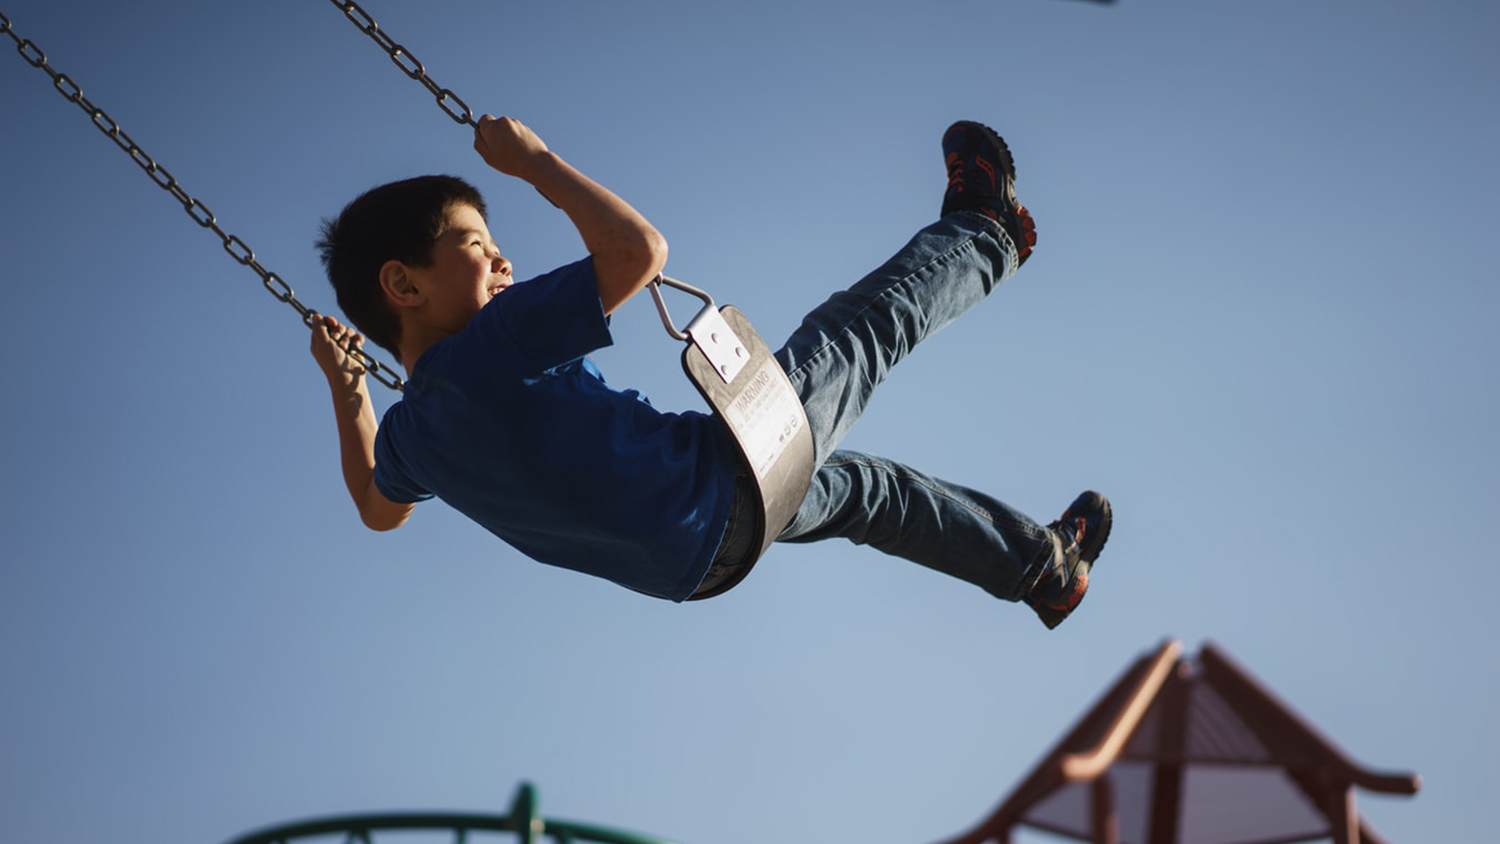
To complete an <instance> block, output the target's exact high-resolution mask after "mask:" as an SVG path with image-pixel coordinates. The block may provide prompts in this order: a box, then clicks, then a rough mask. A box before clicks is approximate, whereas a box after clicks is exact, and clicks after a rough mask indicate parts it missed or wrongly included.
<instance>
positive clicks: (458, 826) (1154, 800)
mask: <svg viewBox="0 0 1500 844" xmlns="http://www.w3.org/2000/svg"><path fill="white" fill-rule="evenodd" d="M1419 785H1420V779H1419V778H1418V777H1417V776H1416V775H1415V774H1410V773H1384V772H1377V771H1372V770H1369V769H1367V768H1364V767H1361V766H1359V765H1358V764H1356V763H1355V762H1353V761H1351V760H1350V759H1349V757H1348V756H1346V755H1345V754H1344V753H1343V751H1341V750H1339V749H1338V748H1337V747H1335V746H1334V745H1333V744H1332V743H1331V742H1330V741H1329V740H1328V739H1326V738H1324V737H1323V736H1322V735H1321V734H1320V733H1319V732H1318V731H1317V730H1316V729H1315V728H1314V727H1313V726H1312V725H1310V724H1308V723H1307V722H1306V721H1304V720H1303V719H1302V718H1301V717H1300V716H1299V715H1297V714H1296V713H1295V712H1293V711H1292V709H1291V708H1290V707H1288V706H1287V705H1286V704H1285V703H1283V702H1282V701H1280V700H1279V699H1278V698H1277V697H1276V696H1275V695H1274V694H1272V693H1271V692H1270V691H1269V690H1267V689H1266V688H1264V687H1263V686H1262V685H1261V684H1260V683H1259V682H1257V681H1256V680H1255V679H1254V678H1252V677H1251V676H1250V675H1249V674H1248V673H1247V672H1245V670H1244V669H1242V668H1240V667H1239V666H1238V665H1236V664H1235V662H1234V661H1233V660H1232V659H1230V657H1229V656H1228V655H1227V654H1226V653H1224V652H1223V651H1222V650H1220V649H1219V648H1218V647H1216V646H1214V645H1212V644H1206V645H1204V646H1203V648H1202V649H1201V650H1200V651H1199V653H1198V657H1197V659H1196V660H1189V659H1186V658H1184V657H1183V656H1182V645H1181V643H1179V642H1177V641H1176V640H1172V639H1169V640H1167V641H1165V642H1163V643H1162V644H1161V645H1160V646H1159V647H1158V648H1156V649H1155V650H1154V651H1153V652H1151V653H1148V654H1145V655H1143V656H1141V657H1140V658H1139V659H1137V660H1136V661H1135V662H1134V663H1133V664H1132V665H1131V666H1130V667H1129V668H1127V669H1126V671H1125V672H1124V673H1123V674H1122V675H1121V676H1120V678H1119V679H1118V680H1117V681H1116V682H1115V683H1114V685H1112V686H1111V687H1110V688H1109V689H1108V690H1106V691H1105V693H1104V694H1103V696H1102V697H1100V699H1099V700H1098V701H1097V702H1096V703H1095V704H1094V706H1093V707H1091V708H1090V709H1089V710H1088V711H1087V712H1085V714H1084V715H1083V717H1082V718H1080V719H1079V720H1078V722H1077V723H1076V724H1075V725H1074V727H1073V728H1072V729H1071V730H1070V731H1069V732H1068V733H1067V735H1065V736H1064V737H1063V739H1062V740H1061V741H1059V742H1058V743H1057V745H1056V746H1055V747H1054V748H1053V749H1052V750H1051V751H1049V752H1048V753H1047V754H1046V755H1045V756H1044V757H1043V758H1042V760H1041V761H1040V762H1039V763H1038V764H1037V765H1036V766H1035V767H1034V768H1033V769H1032V770H1031V772H1030V773H1028V774H1027V775H1026V776H1025V777H1024V778H1023V779H1022V780H1021V782H1020V784H1019V785H1018V786H1016V788H1015V789H1014V790H1013V791H1012V792H1011V793H1010V795H1009V796H1008V797H1006V798H1005V799H1004V800H1003V801H1002V802H1001V804H1000V806H999V807H998V808H997V809H995V810H994V811H993V812H992V813H991V814H990V815H989V816H988V817H987V818H985V819H984V820H982V821H981V822H980V823H979V824H978V825H977V826H975V827H974V828H973V829H972V830H971V831H969V832H967V833H965V834H963V835H960V836H958V837H956V838H952V839H949V840H947V841H944V842H941V844H1010V842H1011V841H1012V834H1013V833H1014V832H1015V831H1016V830H1017V829H1019V828H1022V827H1025V828H1029V829H1032V830H1036V831H1040V832H1044V833H1048V834H1050V835H1053V836H1058V837H1060V838H1062V839H1066V840H1074V841H1083V842H1090V844H1293V842H1303V841H1328V840H1331V841H1333V842H1334V844H1386V841H1385V839H1384V838H1382V837H1380V836H1379V835H1378V834H1377V833H1376V832H1375V831H1374V830H1373V829H1371V828H1370V827H1369V825H1368V824H1366V823H1365V822H1364V821H1363V820H1362V819H1361V818H1360V816H1359V812H1358V810H1357V809H1356V808H1355V803H1354V789H1355V788H1356V787H1358V788H1364V789H1367V790H1369V791H1374V792H1380V793H1385V794H1405V795H1410V794H1415V793H1416V791H1417V789H1418V787H1419ZM418 831H425V832H428V833H447V834H448V835H449V836H451V837H450V838H449V839H448V840H449V841H452V842H453V844H470V842H472V841H474V840H475V839H473V838H470V837H469V836H470V833H476V832H477V833H489V832H494V833H509V834H511V835H513V836H514V837H513V838H511V837H506V838H505V839H504V840H505V841H507V842H509V841H517V842H518V844H538V842H542V841H551V842H554V844H571V842H575V841H588V842H600V844H671V842H669V841H666V840H664V839H660V838H652V837H648V836H644V835H639V834H635V833H627V832H620V831H616V830H610V829H606V828H604V827H597V826H589V825H585V824H578V823H572V822H567V821H547V820H545V819H543V818H542V817H541V816H540V815H538V814H537V810H536V794H535V790H534V789H533V787H532V786H531V785H530V784H529V783H523V784H522V785H521V787H520V788H519V790H518V791H517V794H516V797H515V800H514V802H513V803H512V805H511V811H510V814H509V815H477V814H438V813H429V814H415V813H405V814H384V815H348V816H342V817H330V818H324V819H320V820H312V821H303V822H298V823H291V824H286V825H282V826H278V827H274V828H269V829H265V830H261V831H259V832H254V833H251V834H248V835H245V836H242V837H240V838H237V839H235V840H234V841H232V842H230V844H294V842H301V841H304V840H305V839H312V838H314V837H318V836H324V837H326V836H338V835H342V836H343V838H342V841H343V842H344V844H383V841H384V840H385V839H383V838H379V837H377V836H376V833H386V832H388V833H410V832H418ZM324 840H332V839H327V838H325V839H324ZM423 840H433V841H435V840H440V839H435V838H427V839H423ZM309 844H311V842H309Z"/></svg>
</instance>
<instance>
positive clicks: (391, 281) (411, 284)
mask: <svg viewBox="0 0 1500 844" xmlns="http://www.w3.org/2000/svg"><path fill="white" fill-rule="evenodd" d="M380 289H381V290H383V291H385V298H386V300H387V301H389V302H390V303H391V304H393V305H396V306H398V307H405V308H412V307H416V306H417V305H420V304H422V300H423V298H424V297H423V294H422V291H421V290H420V289H418V287H417V283H416V279H414V278H412V276H411V273H410V272H409V271H408V270H407V267H406V265H405V264H403V263H401V262H400V261H396V260H390V261H386V262H385V263H384V264H381V265H380Z"/></svg>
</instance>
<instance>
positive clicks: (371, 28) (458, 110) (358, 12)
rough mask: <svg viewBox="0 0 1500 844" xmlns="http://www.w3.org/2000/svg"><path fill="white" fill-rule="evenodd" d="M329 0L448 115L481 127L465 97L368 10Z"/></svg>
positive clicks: (348, 0)
mask: <svg viewBox="0 0 1500 844" xmlns="http://www.w3.org/2000/svg"><path fill="white" fill-rule="evenodd" d="M329 2H330V3H332V4H333V5H334V6H336V7H337V8H338V9H339V10H340V11H342V12H343V13H344V17H346V18H348V19H349V21H350V23H353V24H354V25H355V26H357V27H359V30H360V31H361V32H363V33H364V34H366V35H368V36H370V39H371V40H372V41H374V42H375V43H376V44H379V45H380V49H382V50H385V52H386V55H388V56H390V57H391V61H393V62H395V63H396V67H399V68H401V72H402V73H404V74H406V75H407V76H408V77H410V78H412V79H415V80H417V81H418V82H420V83H422V87H424V88H426V89H427V90H428V92H429V93H431V94H432V95H433V96H434V97H436V98H437V104H438V107H439V108H441V109H442V110H443V112H444V113H445V114H447V115H448V116H449V117H451V118H453V120H454V122H455V123H462V124H465V125H468V126H472V127H474V128H476V129H477V128H479V126H478V124H477V123H475V122H474V112H473V111H472V110H471V109H470V108H469V106H468V105H467V104H465V103H464V101H463V100H461V99H459V98H458V95H457V94H455V93H453V92H452V91H450V90H448V89H447V88H443V87H440V86H439V85H438V84H437V83H436V82H434V81H432V77H430V76H428V75H427V69H426V68H424V67H423V66H422V63H421V62H419V61H417V57H416V56H414V55H412V52H411V51H410V50H408V49H406V48H405V47H403V46H401V45H400V44H398V43H396V41H395V40H394V39H392V38H391V37H390V36H389V35H387V34H386V33H385V32H383V31H382V30H381V29H380V24H378V23H376V22H375V19H374V18H372V17H370V13H369V12H366V11H365V10H364V8H363V7H361V6H360V5H359V4H358V3H356V2H354V0H329Z"/></svg>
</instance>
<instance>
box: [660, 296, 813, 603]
mask: <svg viewBox="0 0 1500 844" xmlns="http://www.w3.org/2000/svg"><path fill="white" fill-rule="evenodd" d="M662 284H666V285H667V286H669V287H674V288H677V289H679V290H682V291H685V292H687V293H691V294H693V295H695V296H697V297H698V298H700V299H702V300H703V301H704V303H705V304H704V306H703V308H702V309H701V310H700V311H699V312H698V315H697V316H695V317H694V318H693V319H692V321H691V322H689V323H688V325H687V328H686V329H685V330H683V331H678V330H677V329H676V327H675V326H673V324H672V319H671V316H670V315H669V314H668V313H667V309H666V305H665V303H664V302H663V300H662V297H661V290H660V286H661V285H662ZM651 295H652V297H653V298H655V300H656V307H657V310H658V311H659V312H660V313H661V317H662V322H663V323H664V324H665V325H666V328H667V333H669V334H671V335H672V336H673V337H675V338H677V339H679V340H683V341H685V342H686V343H687V348H685V349H683V351H682V368H683V371H684V372H685V373H687V377H688V380H689V381H692V382H693V386H694V387H696V388H697V389H698V392H699V393H700V394H701V395H702V396H703V399H704V401H707V402H708V404H709V406H710V407H712V408H713V410H714V414H715V415H716V416H717V417H718V418H719V419H720V421H722V422H723V423H724V426H725V427H726V428H727V429H728V430H729V433H730V435H731V436H733V437H734V441H735V445H736V446H737V447H738V449H739V452H740V456H741V458H743V460H744V464H745V468H746V469H747V470H748V472H749V476H750V480H751V481H752V483H751V487H753V489H754V493H755V499H756V514H757V516H758V518H757V519H756V524H755V526H754V536H753V541H752V542H751V548H752V552H751V554H750V556H749V557H747V558H746V559H745V561H744V562H743V564H741V565H740V566H739V567H738V570H737V571H736V572H735V573H734V574H733V575H732V576H730V577H728V578H726V579H725V580H724V581H723V582H721V583H718V584H716V585H714V586H712V587H710V588H709V589H706V590H704V591H702V592H699V593H696V594H694V595H693V597H692V598H691V600H701V599H703V598H711V597H713V596H715V595H721V594H723V593H725V592H728V591H729V590H730V589H732V588H734V586H735V585H736V584H738V583H739V582H740V581H741V580H743V579H744V578H745V575H747V574H749V572H750V569H751V567H753V566H754V565H755V561H756V560H758V559H759V558H760V556H761V555H762V554H764V553H765V551H766V549H767V548H769V547H770V546H771V543H772V542H774V541H776V537H777V535H779V534H780V533H781V530H782V528H784V527H786V526H787V524H788V523H790V522H791V520H792V517H793V516H795V515H796V514H797V508H798V507H800V506H802V499H803V498H804V497H806V495H807V488H808V485H809V484H810V483H811V482H812V476H813V440H812V430H811V429H810V428H809V427H808V424H807V413H806V411H804V410H803V409H802V400H801V399H800V398H798V396H797V393H796V391H795V390H794V389H792V382H791V381H790V380H789V379H788V378H787V377H786V372H784V371H783V370H782V368H781V363H780V362H779V361H777V360H776V357H775V355H773V354H772V353H771V349H770V347H768V346H767V345H766V343H765V341H764V340H762V339H761V337H760V335H759V334H757V333H756V331H755V328H754V327H753V326H751V325H750V320H748V319H746V317H745V315H744V314H743V313H741V312H740V310H739V309H738V308H736V307H734V306H732V305H726V306H724V307H722V308H719V307H716V306H715V305H714V301H713V299H712V298H711V297H710V296H709V295H708V294H707V293H704V292H703V291H702V290H699V289H698V288H696V287H693V286H692V285H689V284H686V283H684V282H681V281H678V280H677V279H673V278H668V277H667V276H659V277H658V278H657V280H656V281H655V282H652V284H651Z"/></svg>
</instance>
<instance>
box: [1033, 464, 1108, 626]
mask: <svg viewBox="0 0 1500 844" xmlns="http://www.w3.org/2000/svg"><path fill="white" fill-rule="evenodd" d="M1112 521H1113V515H1112V514H1111V512H1110V507H1109V499H1107V498H1105V497H1104V496H1102V495H1100V494H1099V493H1097V492H1094V491H1092V490H1090V491H1089V492H1085V493H1082V494H1081V495H1079V496H1078V497H1077V498H1075V499H1073V503H1072V504H1069V505H1068V509H1067V510H1064V511H1063V514H1062V518H1060V519H1058V520H1057V521H1055V522H1053V523H1052V524H1050V525H1048V526H1047V529H1048V531H1049V532H1050V533H1051V534H1052V542H1053V547H1052V564H1051V565H1050V566H1048V568H1047V569H1046V570H1045V571H1043V572H1042V574H1041V577H1039V578H1038V579H1037V582H1036V583H1035V584H1034V585H1033V586H1032V587H1031V589H1030V591H1028V592H1027V593H1026V596H1025V597H1024V598H1023V600H1024V601H1025V602H1026V603H1027V605H1028V606H1030V607H1031V608H1032V609H1033V610H1035V611H1036V614H1037V617H1038V618H1040V619H1041V620H1042V623H1043V624H1045V625H1047V629H1049V630H1050V629H1052V628H1054V627H1056V626H1057V625H1059V624H1062V623H1063V619H1065V618H1067V617H1068V614H1069V613H1071V612H1073V610H1075V609H1077V608H1078V604H1079V603H1080V602H1081V601H1083V596H1084V595H1085V594H1087V592H1088V591H1089V570H1090V569H1092V568H1093V565H1094V561H1095V560H1097V559H1098V558H1099V552H1100V551H1101V550H1103V548H1104V543H1105V542H1106V541H1108V540H1109V529H1110V525H1111V523H1112Z"/></svg>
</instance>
